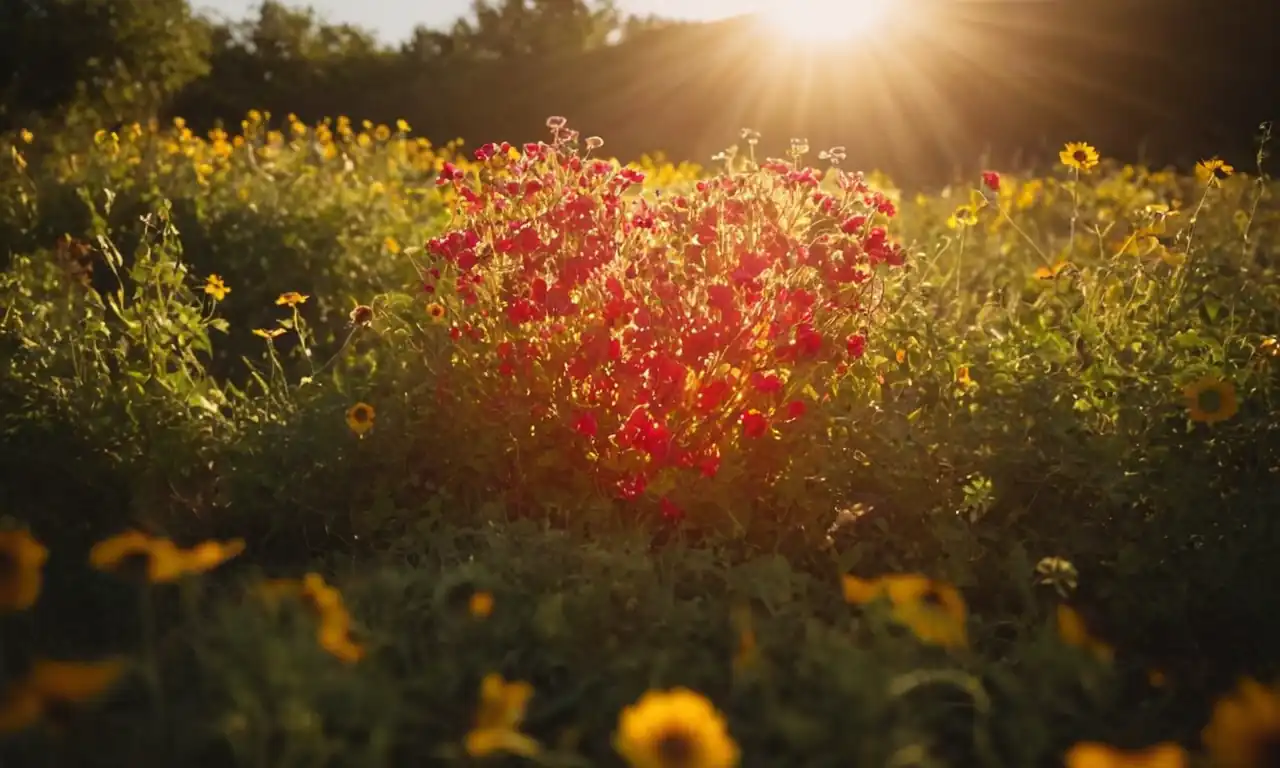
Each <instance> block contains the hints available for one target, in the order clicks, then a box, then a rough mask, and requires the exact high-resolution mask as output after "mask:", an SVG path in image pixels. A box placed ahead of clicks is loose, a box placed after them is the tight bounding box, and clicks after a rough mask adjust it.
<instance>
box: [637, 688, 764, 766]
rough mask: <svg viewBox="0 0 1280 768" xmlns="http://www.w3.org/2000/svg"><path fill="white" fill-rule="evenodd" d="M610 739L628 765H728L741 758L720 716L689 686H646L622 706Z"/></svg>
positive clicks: (732, 764) (709, 703)
mask: <svg viewBox="0 0 1280 768" xmlns="http://www.w3.org/2000/svg"><path fill="white" fill-rule="evenodd" d="M613 745H614V749H615V750H617V752H618V754H620V755H622V757H623V758H624V759H625V760H626V761H627V764H628V765H630V766H631V768H732V766H736V765H737V764H738V760H739V759H740V753H739V750H738V745H737V743H736V742H734V740H733V738H732V737H731V736H730V735H729V729H728V726H727V725H726V724H725V721H724V718H723V717H722V716H721V714H720V713H719V712H718V711H717V710H716V708H715V706H714V705H713V704H712V703H711V702H710V701H708V700H707V698H706V697H705V696H703V695H702V694H700V693H697V692H696V691H691V690H689V689H688V688H675V689H672V690H670V691H648V692H646V693H645V694H644V695H643V696H641V697H640V700H639V701H637V702H636V703H635V704H632V705H631V706H629V707H627V708H625V709H624V710H622V714H621V715H620V716H619V717H618V730H617V731H616V732H615V733H614V737H613Z"/></svg>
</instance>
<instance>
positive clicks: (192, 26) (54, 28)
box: [0, 0, 209, 130]
mask: <svg viewBox="0 0 1280 768" xmlns="http://www.w3.org/2000/svg"><path fill="white" fill-rule="evenodd" d="M208 51H209V40H208V27H207V25H206V24H205V23H204V22H203V21H201V20H199V19H197V18H195V17H194V15H193V14H192V12H191V7H190V5H189V4H188V2H187V0H15V2H9V3H5V4H4V7H3V9H0V72H3V73H5V74H4V75H3V77H4V79H3V80H0V130H7V129H13V128H14V127H27V128H31V127H35V126H34V124H33V121H34V119H36V118H38V117H40V116H45V117H49V118H54V117H58V118H59V119H61V115H60V113H62V112H64V111H65V110H67V109H69V108H72V107H74V108H75V109H76V110H77V111H80V110H88V112H89V114H88V115H87V116H85V119H87V120H88V122H97V123H98V124H111V123H113V122H116V121H122V120H138V119H145V118H146V117H148V116H150V115H152V114H154V111H155V110H156V109H157V108H159V107H160V106H161V105H162V104H163V103H164V102H165V100H166V99H167V98H168V97H170V96H171V95H173V94H174V93H176V92H177V91H178V90H180V89H181V88H182V87H183V86H185V85H187V84H188V83H189V82H191V81H192V80H193V79H195V78H197V77H200V76H201V75H204V74H205V73H206V72H207V71H208V62H207V55H208Z"/></svg>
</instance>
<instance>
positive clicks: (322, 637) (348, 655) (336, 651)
mask: <svg viewBox="0 0 1280 768" xmlns="http://www.w3.org/2000/svg"><path fill="white" fill-rule="evenodd" d="M258 595H259V597H261V598H262V599H263V600H265V601H267V603H268V604H269V605H271V606H272V607H274V606H276V605H277V604H278V601H279V600H280V599H281V598H283V597H294V598H298V599H300V600H301V601H302V603H303V605H305V606H306V607H307V610H309V611H310V612H311V613H312V614H313V615H314V616H315V617H316V620H317V622H318V623H317V625H316V643H317V644H318V645H319V646H320V647H321V648H323V649H324V650H326V651H328V652H329V654H331V655H332V656H334V657H336V658H338V659H339V660H341V661H343V662H345V663H347V664H354V663H355V662H357V661H359V660H360V659H362V658H363V657H364V648H363V647H361V646H360V645H359V644H358V643H356V642H355V641H354V640H352V638H351V614H350V613H348V612H347V607H346V604H345V603H344V602H343V600H342V593H341V592H339V591H338V590H337V589H336V588H334V587H332V586H330V585H328V584H326V583H325V581H324V577H323V576H321V575H320V574H318V573H308V574H306V575H305V576H303V577H302V580H301V581H297V580H292V579H273V580H270V581H265V582H263V583H262V584H260V585H259V586H258Z"/></svg>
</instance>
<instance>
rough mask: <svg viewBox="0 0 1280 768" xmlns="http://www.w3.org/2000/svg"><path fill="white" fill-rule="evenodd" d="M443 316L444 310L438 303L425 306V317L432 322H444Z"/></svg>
mask: <svg viewBox="0 0 1280 768" xmlns="http://www.w3.org/2000/svg"><path fill="white" fill-rule="evenodd" d="M444 316H445V308H444V305H443V304H441V303H440V302H438V301H433V302H431V303H430V304H428V305H427V317H429V318H431V319H432V320H433V321H435V322H437V323H439V322H442V321H443V320H444Z"/></svg>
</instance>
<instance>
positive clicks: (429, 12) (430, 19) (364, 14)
mask: <svg viewBox="0 0 1280 768" xmlns="http://www.w3.org/2000/svg"><path fill="white" fill-rule="evenodd" d="M288 4H289V5H309V6H311V7H312V8H315V9H316V11H317V12H319V13H320V14H321V15H322V16H324V17H325V18H326V19H327V20H328V21H331V22H349V23H354V24H358V25H360V26H362V27H365V28H367V29H371V30H373V31H374V32H376V33H377V35H378V37H379V38H381V39H382V40H383V42H386V43H399V42H401V41H403V40H405V39H407V38H408V37H409V34H410V33H411V32H412V30H413V28H414V26H416V25H418V24H426V25H427V26H430V27H436V28H445V27H448V26H449V25H451V24H452V23H453V22H454V20H456V19H457V18H458V17H460V16H468V15H470V9H471V0H356V1H355V2H353V1H352V0H309V2H288ZM754 4H755V0H620V1H619V3H618V5H619V7H621V8H622V10H623V12H624V13H631V14H637V15H641V16H647V15H649V14H656V15H659V16H664V17H667V18H675V19H702V20H705V19H715V18H724V17H727V16H734V15H737V14H740V13H745V12H748V11H750V10H752V7H753V5H754ZM192 5H194V6H195V7H196V8H198V9H200V10H206V11H211V12H213V13H214V14H218V15H222V16H226V17H230V18H233V19H239V18H244V17H245V16H249V15H252V14H253V13H254V11H255V10H256V9H257V7H258V6H259V5H260V0H193V2H192Z"/></svg>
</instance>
